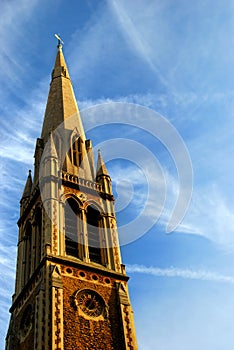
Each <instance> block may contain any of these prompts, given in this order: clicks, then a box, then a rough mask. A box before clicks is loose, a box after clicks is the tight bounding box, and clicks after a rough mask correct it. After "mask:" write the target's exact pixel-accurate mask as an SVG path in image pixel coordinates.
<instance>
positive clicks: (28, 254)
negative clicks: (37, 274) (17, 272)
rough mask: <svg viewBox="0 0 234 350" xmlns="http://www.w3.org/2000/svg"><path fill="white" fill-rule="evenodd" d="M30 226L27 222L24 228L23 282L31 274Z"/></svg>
mask: <svg viewBox="0 0 234 350" xmlns="http://www.w3.org/2000/svg"><path fill="white" fill-rule="evenodd" d="M31 250H32V226H31V223H30V222H28V223H27V225H26V229H25V251H24V254H25V255H24V263H25V270H24V283H26V282H27V281H28V279H29V277H30V274H31V262H32V251H31Z"/></svg>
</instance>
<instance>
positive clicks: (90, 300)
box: [77, 289, 104, 317]
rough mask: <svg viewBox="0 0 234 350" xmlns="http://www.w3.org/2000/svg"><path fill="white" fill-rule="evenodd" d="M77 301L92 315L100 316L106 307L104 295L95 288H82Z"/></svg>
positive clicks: (84, 310)
mask: <svg viewBox="0 0 234 350" xmlns="http://www.w3.org/2000/svg"><path fill="white" fill-rule="evenodd" d="M77 301H78V305H79V308H80V309H81V310H82V311H83V312H84V313H85V314H86V315H88V316H91V317H98V316H100V315H101V313H102V311H103V308H104V301H103V299H102V297H101V296H100V295H99V294H98V293H96V292H95V291H93V290H88V289H85V290H82V291H81V292H80V293H79V294H78V296H77Z"/></svg>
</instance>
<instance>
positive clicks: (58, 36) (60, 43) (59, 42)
mask: <svg viewBox="0 0 234 350" xmlns="http://www.w3.org/2000/svg"><path fill="white" fill-rule="evenodd" d="M54 36H55V38H57V39H58V45H57V48H58V49H61V48H62V44H64V42H63V41H62V39H61V37H60V34H54Z"/></svg>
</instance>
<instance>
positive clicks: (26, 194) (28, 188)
mask: <svg viewBox="0 0 234 350" xmlns="http://www.w3.org/2000/svg"><path fill="white" fill-rule="evenodd" d="M31 191H32V176H31V170H29V172H28V178H27V181H26V184H25V187H24V192H23V195H22V199H25V198H28V197H30V194H31Z"/></svg>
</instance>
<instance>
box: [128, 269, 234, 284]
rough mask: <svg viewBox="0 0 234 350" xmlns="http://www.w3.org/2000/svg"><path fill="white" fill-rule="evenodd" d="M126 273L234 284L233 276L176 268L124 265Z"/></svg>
mask: <svg viewBox="0 0 234 350" xmlns="http://www.w3.org/2000/svg"><path fill="white" fill-rule="evenodd" d="M126 268H127V271H128V272H130V273H141V274H146V275H153V276H155V277H168V278H171V277H177V278H184V279H192V280H201V281H209V282H223V283H231V284H233V283H234V276H226V275H221V274H219V273H216V272H210V271H206V270H191V269H181V268H176V267H170V268H159V267H146V266H143V265H126Z"/></svg>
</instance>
